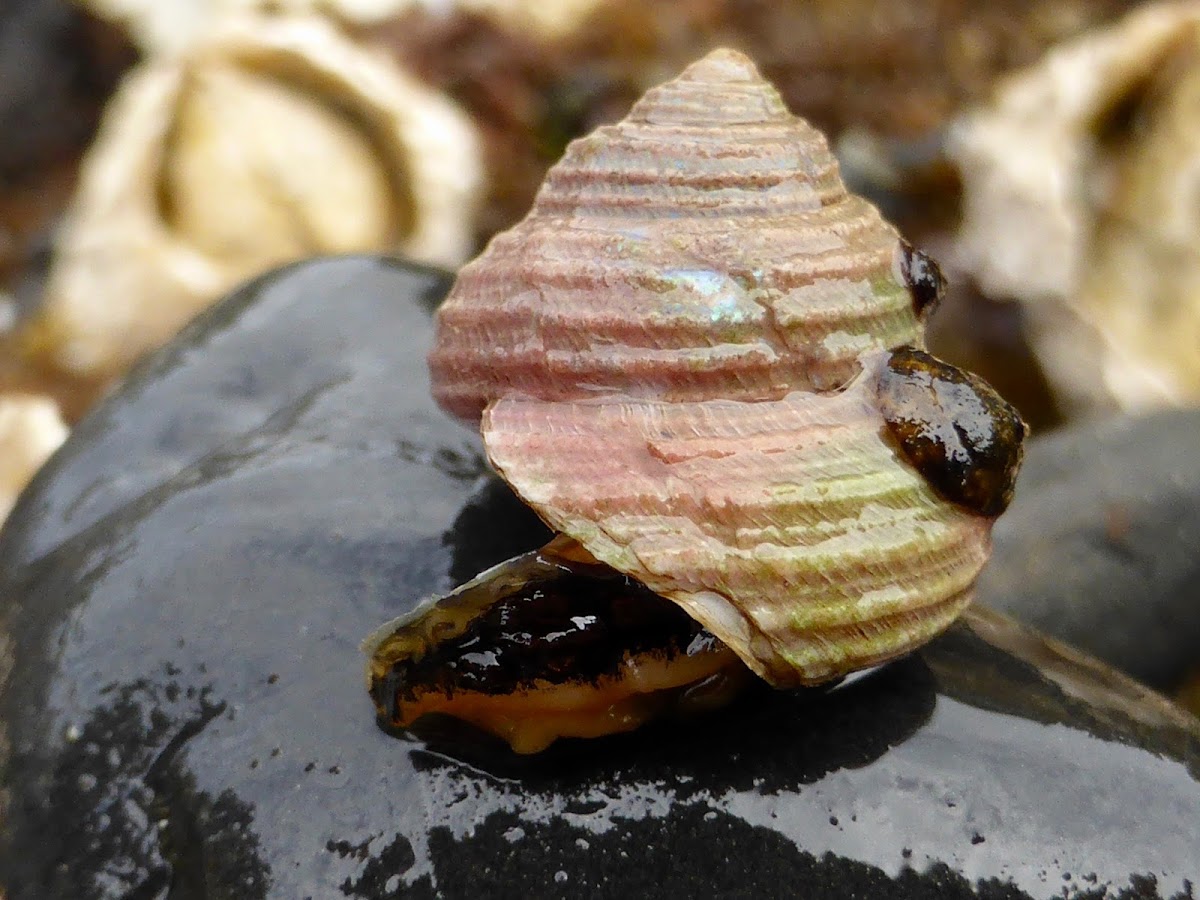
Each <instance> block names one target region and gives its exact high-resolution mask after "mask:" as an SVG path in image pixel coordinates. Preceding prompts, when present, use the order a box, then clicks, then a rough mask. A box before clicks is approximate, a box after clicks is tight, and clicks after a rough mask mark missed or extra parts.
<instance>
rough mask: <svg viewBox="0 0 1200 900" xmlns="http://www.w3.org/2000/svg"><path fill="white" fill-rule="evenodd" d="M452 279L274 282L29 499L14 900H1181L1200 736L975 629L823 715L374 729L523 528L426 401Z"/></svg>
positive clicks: (1, 869) (16, 634)
mask: <svg viewBox="0 0 1200 900" xmlns="http://www.w3.org/2000/svg"><path fill="white" fill-rule="evenodd" d="M445 285H446V282H445V278H444V277H442V276H440V275H438V274H437V273H433V272H429V271H426V270H419V269H410V268H404V267H401V266H399V265H396V264H392V263H388V262H384V261H374V260H365V259H358V260H355V259H348V260H338V261H323V262H313V263H307V264H302V265H299V266H296V267H293V268H290V269H287V270H284V271H283V272H281V273H280V274H277V275H274V276H271V277H268V278H267V279H265V280H263V281H261V282H259V283H257V284H255V285H252V286H251V287H249V288H248V289H246V290H245V291H243V292H242V293H241V294H240V295H238V296H235V297H234V298H232V299H231V300H230V301H227V302H226V303H225V304H223V305H221V306H219V307H217V308H216V309H214V310H213V311H211V312H210V313H208V314H207V315H206V316H205V317H204V318H203V319H201V320H200V321H198V322H197V323H196V324H195V325H194V326H192V327H191V328H190V329H189V330H188V331H187V332H186V333H185V334H184V335H183V336H181V337H180V338H179V340H177V341H176V342H175V343H174V344H173V345H172V346H171V347H169V348H168V349H167V350H165V351H163V352H162V353H160V354H158V355H156V356H155V357H154V358H153V359H152V360H150V362H149V363H148V364H147V365H146V366H144V367H142V368H141V369H140V370H139V371H138V372H136V373H135V374H134V375H133V376H132V377H131V378H130V379H129V381H128V382H127V383H126V385H125V386H124V387H123V388H122V389H121V390H120V391H119V392H118V393H117V394H116V395H115V396H114V397H113V398H112V399H111V400H109V401H108V402H107V403H106V404H105V405H104V406H102V407H101V408H99V409H98V410H97V411H96V412H95V413H94V414H93V415H92V416H91V417H90V418H89V419H88V420H87V421H85V422H84V423H83V424H82V425H81V426H80V428H79V429H78V431H77V432H76V433H75V434H74V435H73V437H72V438H71V440H70V442H69V443H68V445H67V446H66V447H65V448H64V450H63V452H62V453H61V454H60V455H59V456H58V457H56V459H55V460H54V461H53V462H52V463H51V465H50V466H49V468H48V469H47V470H46V471H44V472H43V473H42V475H41V476H40V477H39V478H38V479H37V481H36V483H35V484H34V485H33V487H32V488H31V490H30V491H29V492H28V493H27V494H26V496H25V498H24V500H23V501H22V503H21V504H20V506H19V508H18V510H17V511H16V513H15V518H14V521H12V523H11V525H10V527H9V528H8V530H7V531H6V532H5V534H4V535H3V537H2V538H0V559H2V560H3V561H4V563H3V569H2V570H0V640H2V643H3V645H2V647H0V660H3V672H2V674H3V685H2V687H0V729H2V731H0V752H2V754H3V757H2V759H0V762H2V765H3V768H2V771H0V781H2V785H0V787H2V789H3V793H2V795H0V796H2V798H3V809H2V810H0V836H2V839H0V880H2V881H3V882H4V883H5V884H6V885H7V887H8V900H29V898H47V897H89V898H90V897H102V898H108V897H113V898H115V897H170V898H187V900H195V898H202V900H210V898H228V897H239V898H260V897H278V898H288V900H292V898H303V897H314V898H330V897H338V896H343V897H348V898H372V900H376V898H395V897H427V896H433V895H442V896H448V897H477V896H488V897H543V896H546V897H557V896H562V897H567V896H570V897H611V896H627V897H632V896H655V895H658V896H696V895H710V896H729V897H733V896H756V897H761V896H778V895H781V894H783V895H790V896H801V895H802V896H805V897H830V898H832V897H849V896H860V897H862V896H887V897H921V898H932V897H956V898H957V897H961V898H970V897H989V898H1017V897H1026V896H1035V897H1049V896H1061V895H1062V894H1063V893H1064V892H1065V893H1066V894H1067V895H1068V896H1084V897H1104V896H1109V897H1128V898H1133V897H1146V898H1149V897H1159V896H1162V897H1172V896H1176V897H1181V896H1190V895H1191V892H1192V888H1191V886H1190V885H1191V884H1193V883H1200V855H1198V854H1197V852H1196V850H1197V848H1198V847H1200V733H1198V732H1197V731H1196V729H1195V728H1194V727H1192V725H1191V724H1190V723H1191V720H1190V719H1188V718H1187V717H1185V716H1184V715H1183V714H1181V713H1178V712H1177V711H1174V709H1173V707H1171V706H1170V705H1169V704H1167V703H1165V702H1164V701H1161V700H1160V699H1158V698H1157V697H1156V696H1154V695H1152V694H1149V693H1148V692H1143V691H1141V690H1140V689H1139V688H1138V687H1136V686H1135V685H1134V684H1133V683H1132V682H1130V681H1128V680H1126V679H1124V678H1122V677H1121V676H1117V675H1115V674H1113V673H1111V672H1109V671H1108V670H1105V669H1101V668H1097V667H1096V666H1095V664H1092V663H1090V662H1088V661H1086V660H1083V659H1077V658H1075V657H1073V656H1072V655H1071V654H1069V653H1063V652H1062V651H1059V650H1055V649H1054V648H1053V647H1051V646H1048V645H1046V644H1044V643H1043V642H1041V641H1039V640H1038V639H1036V638H1034V637H1032V636H1030V635H1029V634H1028V633H1026V632H1023V631H1021V630H1019V629H1016V628H1015V627H1013V626H1012V625H1010V624H1009V623H1007V622H1006V621H1005V620H1001V619H999V618H997V617H994V616H991V615H989V614H986V613H981V614H978V615H975V616H973V617H972V618H971V619H970V620H969V621H967V622H964V623H962V624H960V625H958V626H956V627H955V628H953V629H952V630H951V631H950V632H949V633H948V634H947V635H946V636H944V637H943V638H942V639H940V640H939V641H937V642H935V643H934V644H933V645H931V646H930V647H929V648H927V649H926V650H925V651H923V652H921V653H919V654H916V655H914V656H912V657H910V658H907V659H905V660H902V661H900V662H898V663H895V664H893V665H891V666H889V667H886V668H885V669H883V670H881V671H879V672H876V673H873V674H871V675H869V676H866V677H862V678H860V679H857V680H854V681H852V682H849V683H846V684H843V685H842V686H841V687H839V688H838V689H836V690H833V691H829V692H821V691H816V692H802V693H774V692H771V691H768V690H765V689H763V690H759V691H756V692H753V693H752V695H751V696H749V697H747V698H746V699H745V700H744V701H743V702H740V703H738V704H737V705H736V706H735V707H733V708H731V709H729V710H727V711H725V712H722V713H717V714H713V715H710V716H708V717H705V718H702V719H697V720H693V721H690V722H686V723H679V722H664V723H661V724H658V725H656V726H653V727H650V728H647V729H645V730H643V731H642V732H640V733H638V734H633V735H626V736H622V737H618V738H611V739H605V740H602V741H596V742H591V743H588V742H560V744H558V745H556V746H555V747H553V748H551V750H550V751H549V752H548V753H546V754H544V755H541V756H537V757H532V758H517V757H513V756H512V755H511V754H508V753H507V752H506V751H504V750H503V749H502V748H499V747H497V746H495V745H494V744H492V743H488V742H487V741H485V740H483V739H481V738H479V737H477V736H473V735H469V734H467V733H465V732H464V731H462V730H461V729H453V728H450V727H434V728H430V729H427V730H425V731H423V732H422V734H421V735H420V736H416V735H414V736H409V737H407V738H404V739H397V738H396V737H392V736H389V735H387V734H385V733H384V732H383V731H381V730H380V729H379V728H377V727H376V725H375V723H374V720H373V710H372V704H371V701H370V699H369V698H368V696H367V692H366V688H365V683H364V665H365V660H364V658H363V656H362V654H361V652H360V650H359V647H358V643H359V641H360V639H361V638H362V637H363V636H364V635H366V633H367V632H368V631H369V630H371V629H372V628H374V627H375V626H377V625H378V624H380V623H382V622H383V621H385V620H386V619H388V618H389V617H392V616H394V615H397V614H399V613H401V612H403V611H404V610H406V609H408V608H409V607H410V606H411V605H412V604H413V603H414V602H415V600H417V599H418V598H420V597H422V596H424V595H426V594H428V593H430V592H434V591H442V590H445V589H447V588H448V587H450V585H451V584H452V582H454V581H456V580H459V579H461V578H463V577H465V576H467V575H469V574H472V573H474V572H476V571H478V570H479V569H480V568H482V567H483V566H485V565H486V564H488V563H490V562H494V561H496V560H498V559H501V558H503V557H505V556H508V555H511V554H513V553H515V552H517V551H520V550H524V549H527V548H530V547H532V546H535V545H537V544H538V543H539V542H540V541H541V540H542V538H543V537H544V532H543V530H542V528H541V526H540V525H539V524H538V523H537V522H536V520H534V519H533V517H532V516H531V515H530V514H529V513H528V512H527V511H525V510H524V508H523V507H521V506H520V504H518V503H516V502H515V500H514V499H513V498H512V496H511V494H510V493H508V491H507V489H506V488H504V487H503V486H502V485H499V484H498V483H497V482H496V481H494V480H492V479H490V478H489V477H488V476H487V475H486V473H485V468H484V463H483V458H482V455H481V453H480V449H479V446H478V444H477V442H476V439H475V438H474V437H473V436H472V435H470V434H469V433H468V432H467V431H466V430H464V429H462V428H460V427H459V426H457V425H455V424H453V423H451V422H450V421H448V420H447V419H446V418H445V417H444V416H442V414H441V413H440V412H438V411H437V409H436V408H435V407H433V406H432V404H431V403H430V401H429V400H428V391H427V388H428V385H427V382H426V375H425V368H424V360H423V356H424V351H425V347H426V344H427V341H428V340H429V337H430V325H429V320H428V311H429V308H430V307H431V305H432V304H433V303H434V302H435V300H436V297H437V296H439V295H440V293H441V292H442V291H443V290H444V289H445ZM1189 879H1190V881H1189Z"/></svg>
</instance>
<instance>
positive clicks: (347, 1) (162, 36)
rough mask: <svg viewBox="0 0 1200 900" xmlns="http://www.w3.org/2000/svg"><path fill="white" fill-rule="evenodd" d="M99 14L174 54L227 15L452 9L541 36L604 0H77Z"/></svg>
mask: <svg viewBox="0 0 1200 900" xmlns="http://www.w3.org/2000/svg"><path fill="white" fill-rule="evenodd" d="M81 2H82V5H83V6H85V7H87V8H88V9H90V10H91V11H92V12H94V13H95V14H96V15H98V16H100V17H101V18H104V19H108V20H109V21H112V22H115V23H117V24H119V25H121V26H122V27H124V28H125V29H126V30H127V31H128V32H129V34H130V35H131V36H132V38H133V40H134V41H135V42H136V43H137V44H138V46H140V47H141V48H142V49H143V50H146V51H147V52H149V53H155V54H158V53H178V52H180V51H182V50H185V49H186V48H188V47H190V46H191V45H193V44H194V43H195V42H196V41H197V40H198V39H202V36H203V35H204V34H205V32H207V31H208V30H210V29H212V28H213V27H214V24H215V23H218V22H220V21H221V20H222V19H224V18H227V17H228V16H230V15H239V14H257V13H276V14H285V15H320V16H326V17H328V18H330V19H332V20H336V21H339V22H345V23H347V24H349V25H353V26H370V25H374V24H377V23H379V22H384V21H386V20H388V19H391V18H395V17H397V16H400V15H403V14H404V13H407V12H410V11H423V12H425V13H427V14H428V15H430V16H445V15H448V14H449V13H451V12H452V11H453V10H454V9H456V8H457V9H463V10H469V11H472V12H477V13H481V14H483V15H486V16H488V17H489V18H491V19H492V20H493V21H495V22H497V23H499V24H500V25H502V26H505V27H507V28H509V29H512V30H514V31H519V32H521V33H525V34H528V33H533V34H535V35H538V36H540V37H542V38H543V39H545V40H554V39H556V38H561V37H564V36H566V35H568V34H570V33H571V32H573V31H574V30H575V29H577V28H578V27H579V26H580V25H581V24H583V22H584V21H586V19H587V17H588V15H589V14H590V13H591V12H592V11H593V10H595V9H596V8H597V7H599V6H600V4H601V3H602V2H603V0H81Z"/></svg>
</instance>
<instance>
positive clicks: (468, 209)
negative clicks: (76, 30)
mask: <svg viewBox="0 0 1200 900" xmlns="http://www.w3.org/2000/svg"><path fill="white" fill-rule="evenodd" d="M481 173H482V167H481V162H480V156H479V144H478V140H477V137H476V134H475V132H474V129H473V127H472V126H471V125H470V124H469V122H468V121H467V119H466V118H465V117H464V115H463V114H462V113H460V112H459V111H458V110H457V109H456V108H455V107H454V106H453V105H452V104H450V103H449V102H448V101H447V100H445V99H444V98H442V97H440V96H438V95H436V94H434V93H433V92H431V91H430V90H428V89H426V88H424V87H422V86H421V85H419V84H417V83H416V82H414V81H413V80H411V79H410V78H409V77H408V76H406V75H405V74H404V73H402V72H401V71H400V70H399V69H398V68H396V66H395V65H394V64H393V63H391V62H390V61H389V60H387V59H386V58H384V57H383V56H382V55H377V54H373V53H370V52H368V51H365V50H363V49H362V48H360V47H359V46H357V45H356V44H354V43H353V42H351V41H350V40H348V39H347V38H345V37H343V36H341V35H340V34H339V33H338V32H337V31H336V30H335V29H334V28H333V27H332V26H330V25H329V24H327V23H325V22H323V21H321V20H319V19H295V18H293V19H284V18H270V19H261V20H260V19H237V20H230V21H228V22H226V23H225V25H224V26H223V27H222V28H221V29H220V30H219V31H217V32H214V33H213V34H212V35H211V36H210V38H209V39H208V40H206V41H205V42H204V43H202V44H200V45H198V46H197V47H195V48H193V49H191V50H189V51H188V52H187V53H186V54H185V55H183V56H180V57H171V58H160V59H151V60H149V61H148V62H146V63H144V64H142V65H141V66H140V67H138V68H137V69H136V70H135V71H133V72H132V73H131V74H130V76H129V77H128V79H127V81H126V82H125V83H124V84H123V85H122V87H121V89H120V90H119V92H118V94H117V96H116V97H115V98H114V99H113V101H112V103H111V105H110V107H109V109H108V110H107V111H106V115H105V120H104V123H103V126H102V129H101V133H100V135H99V137H98V139H97V141H96V143H95V145H94V146H93V147H92V149H91V151H90V152H89V154H88V157H87V158H86V160H85V162H84V166H83V170H82V173H81V181H80V186H79V189H78V192H77V195H76V197H75V198H74V200H73V203H72V205H71V208H70V209H69V211H68V214H67V217H66V220H65V222H64V224H63V226H62V229H61V232H60V234H59V236H58V240H57V244H56V248H55V257H54V263H53V267H52V271H51V273H50V278H49V281H48V285H47V290H46V295H45V302H44V305H43V308H42V309H41V310H40V314H39V318H38V319H37V320H36V321H35V322H34V323H33V325H32V327H31V332H32V335H33V337H32V341H31V342H32V344H33V350H34V352H35V353H37V354H40V355H44V356H45V357H46V358H47V360H48V361H49V362H50V363H51V364H52V365H53V366H55V367H57V368H61V369H65V370H67V371H69V372H71V373H73V374H76V375H80V376H84V377H92V378H101V379H103V378H107V377H109V376H111V375H114V374H117V373H119V372H120V371H121V370H123V369H124V368H125V367H126V366H127V365H128V363H129V362H130V361H132V359H133V358H135V357H136V356H137V355H138V354H139V353H140V352H142V351H144V350H146V349H148V348H150V347H153V346H155V345H157V344H159V343H161V342H162V341H164V340H166V339H167V338H169V337H170V336H171V335H172V334H173V333H174V332H175V331H176V330H177V329H178V328H179V326H180V325H182V324H183V323H184V322H186V321H187V320H188V319H189V318H191V317H192V316H193V315H194V314H195V313H196V312H198V311H199V310H201V309H202V308H204V307H205V306H207V305H208V304H209V303H211V302H212V301H214V300H216V299H217V298H218V297H220V296H221V295H222V294H223V293H224V292H226V291H227V290H229V289H230V288H231V287H233V286H234V285H236V284H237V283H238V282H239V281H241V280H243V279H245V278H248V277H250V276H253V275H255V274H257V273H258V272H260V271H263V270H265V269H267V268H269V267H271V266H274V265H277V264H280V263H283V262H287V261H290V260H293V259H298V258H302V257H305V256H311V255H314V254H318V253H337V252H351V251H391V252H397V253H400V254H403V255H406V256H409V257H411V258H413V259H416V260H420V261H425V262H430V263H436V264H441V265H455V264H457V263H458V262H460V261H461V260H462V259H463V258H464V257H465V255H466V254H467V253H468V252H469V250H470V246H471V240H472V237H471V234H472V220H473V213H474V210H475V208H476V203H477V198H478V196H479V193H480V188H481V181H482V174H481Z"/></svg>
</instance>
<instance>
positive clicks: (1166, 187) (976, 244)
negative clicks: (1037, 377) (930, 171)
mask: <svg viewBox="0 0 1200 900" xmlns="http://www.w3.org/2000/svg"><path fill="white" fill-rule="evenodd" d="M1181 59H1182V61H1183V63H1184V66H1185V71H1184V73H1183V74H1182V75H1181V74H1180V72H1179V70H1178V66H1177V65H1173V64H1172V62H1174V63H1178V62H1179V61H1180V60H1181ZM1197 96H1200V3H1196V2H1182V3H1159V4H1153V5H1150V6H1147V7H1145V8H1143V9H1140V10H1138V11H1135V12H1134V13H1132V14H1130V15H1129V16H1128V17H1126V18H1125V19H1124V20H1123V21H1122V22H1120V23H1118V24H1117V25H1115V26H1112V27H1110V28H1106V29H1103V30H1099V31H1096V32H1094V33H1091V34H1089V35H1087V36H1085V37H1083V38H1081V39H1080V40H1077V41H1073V42H1071V43H1069V44H1065V45H1063V46H1061V47H1058V48H1056V49H1055V50H1053V51H1051V52H1050V53H1049V54H1047V56H1046V57H1045V59H1044V60H1043V61H1042V62H1041V63H1039V64H1038V65H1036V66H1034V67H1032V68H1030V69H1028V70H1026V71H1023V72H1021V73H1018V74H1017V75H1015V76H1012V77H1010V78H1009V79H1008V80H1007V81H1006V82H1005V83H1003V84H1002V86H1001V88H1000V90H999V92H998V95H997V97H996V99H995V101H994V103H993V104H992V105H991V106H990V107H988V108H986V109H983V110H980V111H978V112H975V113H973V114H971V115H969V116H968V117H966V118H964V119H963V120H962V121H961V122H959V123H958V124H957V126H956V128H955V131H954V135H953V139H952V141H951V152H952V155H953V156H954V157H955V158H956V160H957V161H958V163H959V165H960V167H961V169H962V173H963V181H964V217H963V224H962V228H961V231H960V234H959V236H958V262H959V264H960V265H961V266H962V268H964V269H966V270H967V271H968V272H970V273H971V274H973V275H974V277H975V278H976V279H977V280H978V281H979V282H980V284H981V286H982V287H983V288H984V290H985V291H986V292H988V293H990V294H992V295H994V296H1000V297H1012V298H1017V299H1020V300H1023V301H1026V303H1027V306H1026V310H1027V314H1028V319H1029V320H1030V322H1031V326H1032V330H1033V338H1034V340H1035V342H1036V343H1037V345H1038V349H1039V352H1040V357H1041V362H1042V364H1043V366H1044V367H1045V368H1046V370H1047V373H1048V374H1049V375H1050V377H1051V380H1052V382H1053V383H1054V385H1055V387H1056V389H1057V390H1058V391H1059V393H1060V397H1061V400H1062V401H1063V404H1064V406H1066V407H1067V409H1068V412H1071V413H1074V414H1085V413H1087V412H1090V411H1096V410H1104V409H1108V408H1111V407H1113V406H1114V405H1117V406H1122V407H1126V408H1138V407H1147V406H1154V405H1161V404H1164V403H1166V404H1184V403H1194V402H1196V401H1197V399H1200V353H1198V352H1197V349H1196V348H1197V347H1198V346H1200V216H1197V215H1196V199H1195V198H1196V196H1197V185H1198V184H1200V105H1197V102H1196V98H1197ZM1118 113H1119V114H1120V115H1121V116H1122V117H1123V118H1125V119H1128V120H1130V121H1133V122H1135V123H1136V125H1135V126H1134V128H1133V130H1131V132H1130V135H1129V136H1127V139H1125V140H1123V141H1122V140H1116V141H1114V140H1113V139H1112V135H1106V134H1104V132H1105V131H1106V129H1107V122H1108V120H1109V119H1110V118H1111V117H1112V116H1114V115H1115V114H1118Z"/></svg>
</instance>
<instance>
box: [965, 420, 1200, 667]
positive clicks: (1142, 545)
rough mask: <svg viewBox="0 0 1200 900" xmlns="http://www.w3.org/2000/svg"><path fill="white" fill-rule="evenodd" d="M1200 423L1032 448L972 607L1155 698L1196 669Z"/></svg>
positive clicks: (1090, 427)
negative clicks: (984, 607)
mask: <svg viewBox="0 0 1200 900" xmlns="http://www.w3.org/2000/svg"><path fill="white" fill-rule="evenodd" d="M1198 448H1200V411H1196V410H1189V411H1181V410H1174V411H1165V412H1158V413H1154V414H1151V415H1142V416H1125V417H1121V418H1117V419H1111V420H1106V421H1102V422H1097V423H1091V424H1084V425H1076V426H1072V427H1069V428H1065V429H1063V430H1061V431H1059V432H1056V433H1053V434H1051V435H1049V436H1047V437H1045V438H1041V439H1037V440H1034V441H1032V442H1031V443H1030V444H1029V446H1028V449H1027V452H1026V457H1025V465H1024V468H1023V469H1022V470H1021V475H1020V478H1019V479H1018V481H1017V489H1016V500H1015V501H1014V502H1013V505H1012V506H1011V507H1010V508H1009V510H1008V512H1007V513H1006V514H1005V516H1004V517H1003V518H1002V519H1001V520H1000V521H999V522H998V523H997V525H996V529H995V532H994V534H995V552H994V555H993V557H992V562H991V563H990V565H989V566H988V568H987V569H986V570H985V571H984V573H983V577H982V578H981V579H980V584H979V599H980V601H981V602H983V603H986V604H988V605H989V606H992V607H994V608H996V609H1000V610H1003V611H1004V612H1007V613H1009V614H1010V615H1012V616H1014V617H1016V618H1018V619H1020V620H1021V621H1023V622H1027V623H1029V624H1032V625H1034V626H1036V627H1037V628H1039V629H1041V630H1042V631H1044V632H1046V633H1047V634H1051V635H1054V636H1055V637H1059V638H1061V639H1063V640H1065V641H1068V642H1070V643H1072V644H1074V645H1075V646H1078V647H1081V648H1083V649H1085V650H1087V651H1089V652H1090V653H1093V654H1095V655H1097V656H1099V657H1100V658H1101V659H1104V660H1106V661H1107V662H1109V663H1111V664H1112V665H1115V666H1117V667H1118V668H1120V669H1123V670H1124V671H1126V672H1128V673H1130V674H1132V675H1134V676H1135V677H1137V678H1140V679H1141V680H1143V681H1145V682H1146V683H1147V684H1150V685H1152V686H1154V687H1156V688H1159V689H1160V690H1172V689H1174V688H1175V687H1177V686H1178V685H1179V684H1180V683H1181V681H1182V680H1183V678H1184V677H1185V675H1186V674H1187V673H1188V672H1189V671H1193V670H1195V668H1196V666H1197V665H1200V602H1198V598H1200V466H1198V465H1197V462H1196V459H1197V457H1196V454H1197V449H1198Z"/></svg>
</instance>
